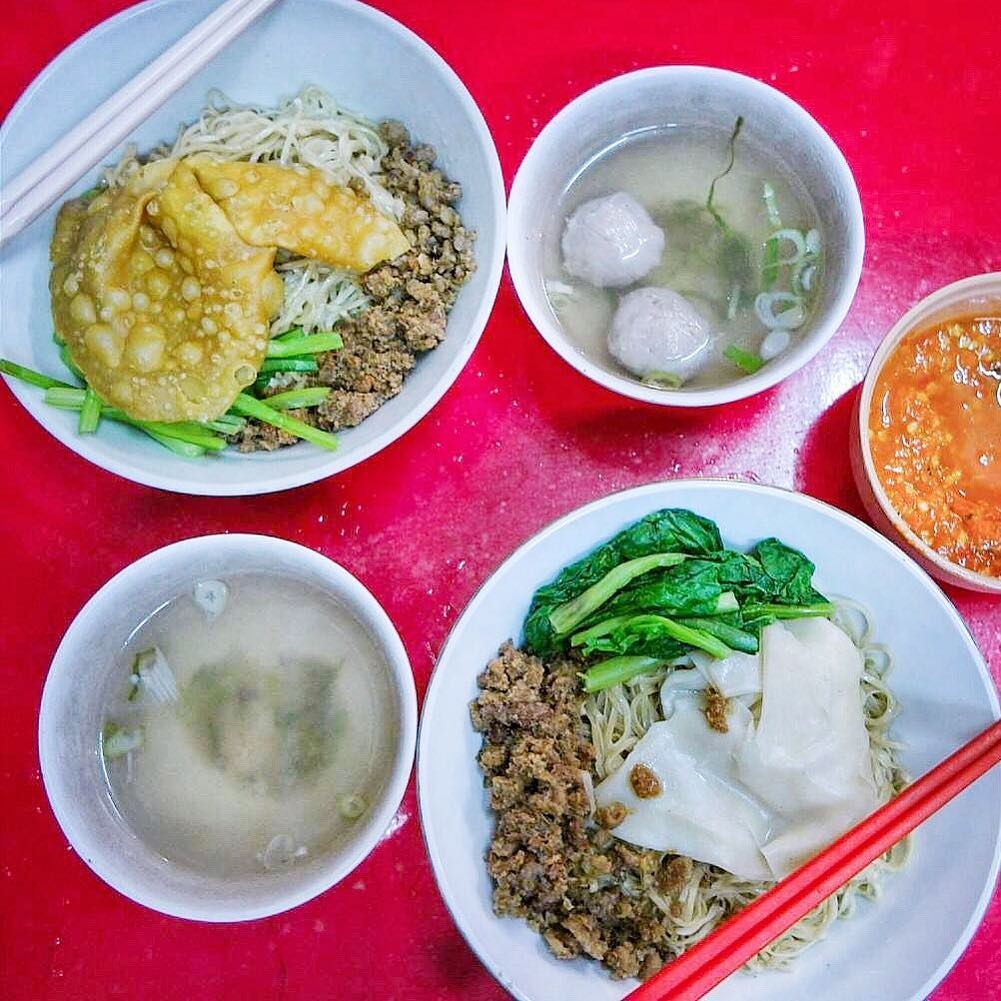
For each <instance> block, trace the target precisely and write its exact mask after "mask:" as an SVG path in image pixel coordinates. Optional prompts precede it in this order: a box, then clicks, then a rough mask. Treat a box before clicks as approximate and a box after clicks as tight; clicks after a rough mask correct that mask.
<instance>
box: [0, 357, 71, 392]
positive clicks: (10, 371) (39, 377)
mask: <svg viewBox="0 0 1001 1001" xmlns="http://www.w3.org/2000/svg"><path fill="white" fill-rule="evenodd" d="M0 372H3V374H4V375H9V376H10V377H11V378H12V379H20V381H21V382H26V383H28V385H29V386H37V387H38V388H39V389H73V387H72V386H71V385H70V384H69V383H68V382H62V381H61V380H60V379H53V378H52V377H51V376H48V375H43V374H42V373H41V372H36V371H35V370H34V369H32V368H26V367H25V366H24V365H18V363H17V362H16V361H10V360H9V359H8V358H0Z"/></svg>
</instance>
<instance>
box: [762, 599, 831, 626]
mask: <svg viewBox="0 0 1001 1001" xmlns="http://www.w3.org/2000/svg"><path fill="white" fill-rule="evenodd" d="M833 614H834V605H832V604H831V603H830V602H829V601H818V602H817V603H816V604H813V605H745V606H744V608H743V615H744V618H745V619H746V620H748V621H750V620H753V619H761V618H766V617H768V618H773V619H810V618H824V619H826V618H829V617H830V616H832V615H833Z"/></svg>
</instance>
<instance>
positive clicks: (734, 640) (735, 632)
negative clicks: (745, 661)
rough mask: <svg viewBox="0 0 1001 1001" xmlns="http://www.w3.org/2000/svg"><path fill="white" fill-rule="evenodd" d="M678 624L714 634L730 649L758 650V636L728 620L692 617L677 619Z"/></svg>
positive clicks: (751, 651) (748, 651) (755, 651)
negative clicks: (732, 624) (731, 623)
mask: <svg viewBox="0 0 1001 1001" xmlns="http://www.w3.org/2000/svg"><path fill="white" fill-rule="evenodd" d="M678 624H679V625H684V626H690V627H691V628H692V629H699V630H701V631H702V632H704V633H708V634H709V635H710V636H715V637H716V639H718V640H720V641H721V642H723V643H725V644H726V645H727V646H728V647H730V649H731V650H740V651H741V653H757V652H758V638H757V637H756V636H755V635H754V634H753V633H748V632H744V630H743V629H738V628H737V627H736V626H731V625H730V624H729V623H728V622H721V621H720V620H719V619H702V618H692V619H678Z"/></svg>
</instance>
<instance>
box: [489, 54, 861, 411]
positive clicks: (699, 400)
mask: <svg viewBox="0 0 1001 1001" xmlns="http://www.w3.org/2000/svg"><path fill="white" fill-rule="evenodd" d="M738 115H743V116H744V132H743V133H742V134H743V135H745V136H746V137H748V138H750V139H752V140H755V139H756V140H757V142H758V144H759V145H761V146H764V147H766V148H770V149H772V150H774V152H775V154H776V155H777V156H778V157H779V158H780V159H781V160H782V161H783V162H784V163H785V165H786V167H787V168H788V169H789V170H790V171H791V172H792V173H793V174H795V175H796V176H797V177H798V178H799V180H800V181H801V182H802V183H803V185H804V186H805V187H806V189H807V191H808V192H809V193H810V195H811V196H812V198H813V200H814V203H815V204H816V207H817V213H818V215H819V217H820V230H821V233H822V234H823V240H824V277H823V282H822V284H821V292H820V297H819V300H818V301H817V303H816V305H815V307H814V309H813V315H812V317H811V319H810V322H809V324H808V327H807V328H806V331H805V333H802V334H799V335H797V337H796V338H795V339H794V343H793V346H792V347H790V348H789V349H788V350H787V351H785V352H784V353H783V354H781V355H779V357H778V358H776V359H774V360H773V361H770V362H768V363H767V364H766V365H765V366H764V367H763V368H761V369H760V370H759V371H758V372H757V373H756V374H755V375H751V376H746V377H745V378H742V379H739V380H737V381H735V382H732V383H729V384H727V385H725V386H719V387H714V388H706V389H687V390H680V391H673V392H665V391H664V390H660V389H654V388H652V387H650V386H644V385H643V384H642V383H640V382H638V381H637V380H635V379H631V378H628V377H627V376H625V375H624V374H622V373H621V371H616V370H614V369H612V368H605V367H603V366H601V365H598V364H596V363H595V362H594V361H592V360H591V359H589V358H587V357H586V356H585V355H584V354H583V352H582V351H581V350H580V349H579V348H578V347H577V346H576V344H575V343H574V342H573V340H572V339H571V338H570V337H568V336H567V334H566V332H565V331H564V330H563V327H562V326H561V324H560V323H559V321H558V320H557V318H556V316H555V314H554V313H553V310H552V308H551V307H550V305H549V302H548V300H547V298H546V293H545V288H544V286H543V269H542V261H543V249H544V232H545V227H546V224H547V221H548V220H549V219H550V217H551V213H552V212H553V210H554V206H556V205H557V204H558V203H559V200H560V198H561V196H562V193H563V191H564V190H565V188H566V187H567V185H568V184H569V182H570V181H571V180H572V179H573V177H574V175H575V174H576V173H577V171H578V170H579V168H580V167H581V165H582V164H584V163H587V162H588V160H590V159H591V158H592V157H593V156H595V155H596V154H597V153H599V152H601V151H602V150H604V149H606V148H607V147H608V146H609V145H610V144H611V143H613V142H614V141H616V140H618V139H620V138H621V137H622V136H624V135H627V134H629V133H632V132H635V131H637V130H639V129H645V128H653V127H658V126H664V125H667V124H682V125H684V124H701V125H710V126H716V127H717V128H720V129H722V130H725V131H729V130H730V129H731V128H732V127H733V122H734V120H735V118H736V117H737V116H738ZM507 243H508V250H507V253H508V265H509V267H510V269H511V278H512V279H513V281H514V287H515V289H516V290H517V292H518V297H519V298H520V299H521V303H522V305H523V306H524V308H525V312H527V313H528V315H529V318H530V319H531V320H532V323H534V324H535V327H536V329H537V330H538V331H539V333H540V334H542V336H543V337H544V338H545V339H546V341H547V342H548V343H549V346H550V347H551V348H552V349H553V350H554V351H556V353H557V354H559V355H560V356H561V357H562V358H563V359H564V360H565V361H567V362H569V363H570V364H571V365H572V366H573V367H574V368H576V369H577V370H578V371H579V372H581V373H582V374H584V375H586V376H587V377H588V378H589V379H591V380H593V381H594V382H597V383H599V384H600V385H602V386H605V387H606V388H607V389H611V390H613V391H614V392H616V393H619V394H621V395H622V396H629V397H632V398H633V399H635V400H645V401H646V402H647V403H657V404H660V405H662V406H674V407H708V406H715V405H717V404H721V403H730V402H732V401H733V400H741V399H744V398H745V397H747V396H753V395H754V394H755V393H760V392H761V391H762V390H764V389H768V388H769V387H770V386H774V385H775V384H776V383H777V382H780V381H781V380H782V379H784V378H786V376H788V375H790V374H791V373H793V372H795V371H796V370H797V369H799V368H802V367H803V366H804V365H805V364H806V363H807V362H808V361H809V360H810V359H811V358H812V357H813V356H814V355H815V354H816V353H817V352H818V351H819V350H820V349H821V348H822V347H823V346H824V345H825V344H826V343H827V342H828V341H829V340H830V339H831V337H832V336H833V334H834V332H835V331H836V330H837V329H838V327H839V326H840V325H841V321H842V320H844V318H845V314H846V313H847V312H848V307H849V306H850V305H851V302H852V298H853V297H854V295H855V289H856V288H857V287H858V281H859V276H860V274H861V273H862V254H863V250H864V247H865V231H864V228H863V224H862V205H861V203H860V201H859V195H858V189H857V188H856V187H855V180H854V178H853V177H852V173H851V170H850V169H849V167H848V164H847V163H846V162H845V158H844V156H843V155H842V154H841V151H840V150H839V149H838V147H837V146H836V145H835V144H834V141H833V140H832V139H831V137H830V136H829V135H828V134H827V133H826V132H825V131H824V130H823V129H822V128H821V127H820V125H818V124H817V122H816V121H815V120H814V119H813V118H812V117H811V116H810V115H809V114H808V113H807V112H806V111H804V110H803V108H801V107H800V106H799V105H798V104H797V103H796V102H795V101H793V100H792V98H789V97H786V95H785V94H783V93H781V92H780V91H777V90H775V89H774V88H773V87H769V86H768V85H767V84H764V83H761V82H760V81H758V80H754V79H752V78H751V77H747V76H742V75H741V74H739V73H732V72H730V71H729V70H722V69H714V68H712V67H709V66H658V67H654V68H652V69H644V70H637V71H636V72H635V73H627V74H625V75H624V76H619V77H615V78H614V79H612V80H609V81H607V82H606V83H602V84H599V85H598V86H597V87H594V88H593V89H592V90H589V91H587V92H586V93H584V94H581V96H580V97H578V98H576V99H575V100H574V101H572V102H571V103H570V104H568V105H567V106H566V107H565V108H564V109H563V110H562V111H561V112H560V113H559V114H558V115H557V116H556V117H555V118H554V119H553V120H552V121H551V122H550V123H549V124H548V125H547V126H546V127H545V128H544V129H543V130H542V132H540V133H539V136H538V138H537V139H536V140H535V142H534V143H533V144H532V147H531V149H529V151H528V153H527V155H526V156H525V159H524V161H523V162H522V164H521V167H520V168H519V169H518V173H517V175H516V177H515V179H514V184H513V185H512V187H511V196H510V198H509V200H508V231H507Z"/></svg>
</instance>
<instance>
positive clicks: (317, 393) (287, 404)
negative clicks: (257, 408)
mask: <svg viewBox="0 0 1001 1001" xmlns="http://www.w3.org/2000/svg"><path fill="white" fill-rule="evenodd" d="M329 395H330V387H329V386H308V387H306V388H305V389H290V390H289V391H288V392H286V393H276V394H275V395H274V396H269V397H268V398H267V399H266V400H265V401H264V402H265V403H266V404H267V405H268V406H269V407H274V409H275V410H298V409H300V408H302V407H318V406H319V405H320V404H321V403H322V402H323V401H324V400H325V399H326V398H327V397H328V396H329Z"/></svg>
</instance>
